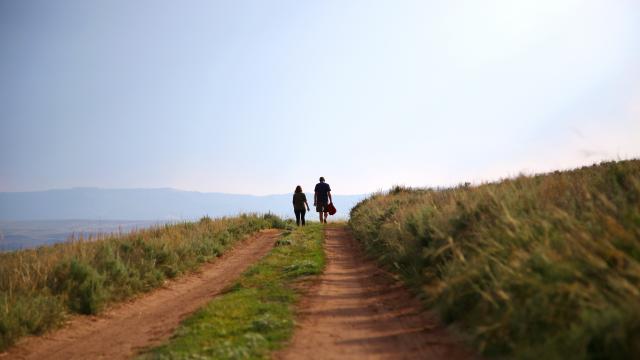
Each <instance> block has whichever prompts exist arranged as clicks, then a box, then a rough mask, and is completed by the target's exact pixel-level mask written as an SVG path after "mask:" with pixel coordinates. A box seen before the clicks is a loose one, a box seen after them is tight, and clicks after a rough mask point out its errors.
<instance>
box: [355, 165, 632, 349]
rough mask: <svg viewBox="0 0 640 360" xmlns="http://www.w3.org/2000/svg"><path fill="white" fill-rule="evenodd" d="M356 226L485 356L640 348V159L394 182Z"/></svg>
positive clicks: (364, 206) (358, 211) (364, 208)
mask: <svg viewBox="0 0 640 360" xmlns="http://www.w3.org/2000/svg"><path fill="white" fill-rule="evenodd" d="M350 225H351V227H352V229H353V232H354V234H355V236H356V237H357V238H358V239H359V240H360V241H362V242H363V243H364V244H365V246H366V248H367V249H368V250H369V252H370V253H371V254H374V255H375V256H377V257H378V258H379V259H380V261H382V262H383V263H385V264H387V265H389V266H391V267H393V268H394V269H396V270H398V271H399V272H401V273H402V274H403V275H404V278H405V279H406V280H407V281H408V282H409V283H410V284H411V285H413V286H414V288H416V289H418V290H419V291H420V293H421V294H422V295H423V296H424V298H425V300H426V301H427V304H429V305H430V306H431V307H433V308H434V309H436V310H437V311H438V312H439V314H441V316H442V318H443V320H444V321H446V322H447V323H451V324H454V325H455V326H454V328H457V329H459V330H460V331H461V332H462V333H463V334H466V335H467V336H468V337H469V338H470V340H471V341H472V342H473V343H474V344H475V346H477V348H478V349H479V350H480V351H481V352H482V353H483V354H485V355H487V356H493V355H495V356H503V355H507V356H509V357H516V358H531V359H533V358H536V359H537V358H542V357H545V358H554V359H555V358H572V359H581V358H582V359H585V358H594V359H600V358H607V359H629V358H640V286H639V285H640V161H638V160H631V161H621V162H608V163H602V164H600V165H594V166H591V167H585V168H581V169H577V170H574V171H566V172H554V173H551V174H544V175H538V176H532V177H529V176H520V177H518V178H515V179H511V180H505V181H502V182H499V183H491V184H484V185H481V186H477V187H471V186H460V187H457V188H451V189H440V190H433V189H405V188H400V187H398V188H395V189H393V190H392V191H390V192H389V193H387V194H377V195H374V196H372V197H371V198H369V199H367V200H365V201H363V202H361V203H360V204H358V205H357V206H356V207H355V208H354V209H353V210H352V212H351V220H350Z"/></svg>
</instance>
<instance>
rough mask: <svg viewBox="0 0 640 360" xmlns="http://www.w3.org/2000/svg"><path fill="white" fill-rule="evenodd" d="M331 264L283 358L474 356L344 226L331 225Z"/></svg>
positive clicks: (328, 240) (301, 313) (308, 299)
mask: <svg viewBox="0 0 640 360" xmlns="http://www.w3.org/2000/svg"><path fill="white" fill-rule="evenodd" d="M325 251H326V254H327V268H326V270H325V273H324V274H323V275H322V276H321V277H320V279H319V281H318V283H317V284H316V285H315V286H313V287H312V288H311V289H310V290H309V293H308V294H307V295H306V297H305V298H304V299H303V300H302V301H301V304H300V306H299V309H300V310H299V320H298V325H297V328H296V332H295V334H294V337H293V339H292V341H291V344H290V346H289V347H287V348H285V349H284V350H283V351H281V352H280V353H278V354H276V356H275V357H276V358H279V359H471V358H475V355H474V354H473V352H471V351H469V350H468V349H467V348H465V346H463V345H462V344H461V343H460V342H459V341H457V340H455V339H454V338H453V337H452V335H451V334H449V333H448V332H447V331H446V329H445V328H444V327H443V326H442V325H441V324H440V323H439V322H438V320H437V318H436V317H435V316H433V315H431V314H429V313H427V312H425V311H424V308H423V306H422V304H421V303H420V301H418V300H417V299H415V298H414V297H413V296H411V294H410V293H409V292H408V291H407V290H406V289H405V288H404V287H403V286H402V285H401V284H400V283H399V282H398V281H396V280H394V278H393V277H392V276H390V275H389V274H388V273H386V272H384V271H383V270H381V269H379V268H378V267H377V266H376V265H375V263H373V262H372V261H370V260H367V259H366V258H365V256H364V254H363V253H362V251H361V248H360V246H359V244H358V243H357V242H356V241H355V240H354V239H353V237H352V236H351V234H350V233H349V232H348V230H347V228H346V227H344V226H328V227H327V229H326V239H325Z"/></svg>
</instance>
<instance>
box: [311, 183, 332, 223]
mask: <svg viewBox="0 0 640 360" xmlns="http://www.w3.org/2000/svg"><path fill="white" fill-rule="evenodd" d="M332 202H333V198H332V197H331V186H329V184H327V183H326V182H325V181H324V177H323V176H321V177H320V182H319V183H317V184H316V188H315V189H314V195H313V205H314V206H315V207H316V211H317V212H318V214H320V222H321V223H325V224H326V223H327V216H329V210H328V209H327V205H329V204H330V203H332ZM322 214H324V218H323V217H322Z"/></svg>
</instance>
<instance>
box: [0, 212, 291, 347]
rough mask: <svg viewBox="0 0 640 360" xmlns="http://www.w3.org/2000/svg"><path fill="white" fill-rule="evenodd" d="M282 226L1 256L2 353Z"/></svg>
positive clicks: (181, 229)
mask: <svg viewBox="0 0 640 360" xmlns="http://www.w3.org/2000/svg"><path fill="white" fill-rule="evenodd" d="M283 224H284V223H283V222H282V220H281V219H279V218H277V217H275V216H273V215H264V216H258V215H241V216H238V217H233V218H221V219H215V220H213V219H210V218H208V217H204V218H202V219H201V220H200V221H198V222H190V223H179V224H173V225H164V226H158V227H154V228H151V229H147V230H140V231H135V232H133V233H130V234H126V235H106V236H103V237H100V238H89V239H82V238H77V239H71V241H69V242H66V243H60V244H56V245H53V246H43V247H39V248H37V249H31V250H21V251H16V252H10V253H1V254H0V350H2V349H5V348H7V347H8V346H10V345H11V344H12V343H13V342H15V340H16V339H17V338H19V337H21V336H24V335H27V334H40V333H42V332H43V331H45V330H47V329H49V328H51V327H54V326H56V325H58V324H60V322H61V321H62V320H63V319H64V316H65V314H67V313H79V314H95V313H97V312H99V311H100V310H101V309H102V308H103V307H104V306H105V305H106V304H108V303H110V302H114V301H119V300H123V299H126V298H128V297H131V296H132V295H134V294H137V293H140V292H144V291H148V290H151V289H153V288H156V287H158V286H159V285H161V284H162V283H163V282H164V281H165V280H166V279H169V278H173V277H176V276H178V275H180V274H182V273H184V272H187V271H192V270H195V269H196V268H197V267H198V265H200V264H202V263H204V262H206V261H209V260H211V259H213V258H215V257H217V256H219V255H220V254H222V253H223V252H224V251H225V250H226V249H227V248H228V247H229V246H230V245H232V244H233V243H234V242H235V241H237V240H239V239H241V238H243V237H245V236H246V235H249V234H251V233H253V232H256V231H258V230H260V229H264V228H271V227H280V226H282V225H283Z"/></svg>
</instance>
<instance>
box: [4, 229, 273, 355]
mask: <svg viewBox="0 0 640 360" xmlns="http://www.w3.org/2000/svg"><path fill="white" fill-rule="evenodd" d="M278 236H279V231H277V230H266V231H263V232H261V233H259V234H257V235H256V236H254V237H251V238H249V239H247V240H244V241H242V242H240V243H238V244H237V245H235V246H234V248H232V249H229V250H228V251H227V252H226V253H225V254H224V255H223V256H222V257H220V258H219V259H217V260H216V261H215V262H214V263H212V264H206V265H204V266H203V267H202V269H201V270H202V271H201V272H200V273H198V274H194V275H188V276H184V277H182V278H180V279H178V280H176V281H172V282H169V283H168V284H167V285H165V286H164V287H163V288H161V289H158V290H154V291H152V292H150V293H148V294H145V295H143V296H141V297H139V298H137V299H135V300H132V301H130V302H128V303H124V304H120V305H117V306H114V307H113V308H111V309H109V310H108V311H106V312H105V313H104V314H102V315H99V316H92V317H88V316H77V317H74V318H73V320H72V321H71V322H70V323H69V324H68V326H66V327H64V328H63V329H61V330H59V331H56V332H54V333H52V334H50V335H45V336H41V337H30V338H26V339H24V340H23V341H21V342H19V343H18V344H17V345H16V346H14V347H13V348H11V349H9V351H8V352H7V353H4V354H2V355H0V359H5V358H7V359H8V358H11V359H64V360H66V359H124V358H129V357H131V356H132V355H134V354H135V353H136V352H137V351H138V350H139V349H140V348H143V347H148V346H153V345H157V344H160V343H162V342H163V341H164V340H166V339H168V338H169V337H170V336H171V334H172V333H173V331H174V330H175V328H176V327H177V326H178V324H179V323H180V321H181V320H182V319H184V318H185V317H186V316H187V315H189V314H190V313H192V312H193V311H195V310H196V309H198V308H199V307H201V306H202V305H204V304H205V303H207V302H208V301H209V300H211V298H213V297H214V296H216V295H218V294H219V293H220V291H221V290H223V289H224V288H225V287H226V286H228V285H230V284H231V283H232V281H233V280H235V279H236V278H237V277H238V276H239V275H240V274H241V273H242V272H243V271H244V270H245V269H247V267H248V266H249V265H251V264H253V263H254V262H255V261H257V260H258V259H260V258H261V257H263V256H264V255H265V254H266V253H267V252H269V250H270V249H271V248H272V246H273V244H274V242H275V240H276V238H277V237H278Z"/></svg>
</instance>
